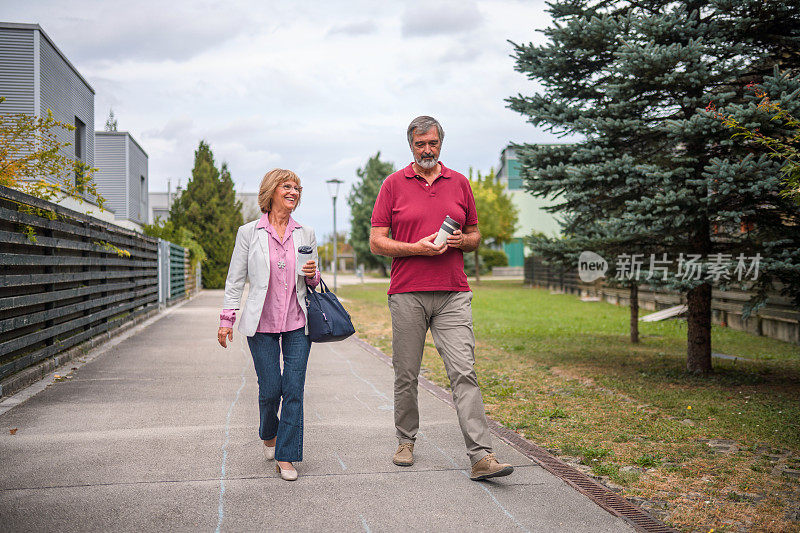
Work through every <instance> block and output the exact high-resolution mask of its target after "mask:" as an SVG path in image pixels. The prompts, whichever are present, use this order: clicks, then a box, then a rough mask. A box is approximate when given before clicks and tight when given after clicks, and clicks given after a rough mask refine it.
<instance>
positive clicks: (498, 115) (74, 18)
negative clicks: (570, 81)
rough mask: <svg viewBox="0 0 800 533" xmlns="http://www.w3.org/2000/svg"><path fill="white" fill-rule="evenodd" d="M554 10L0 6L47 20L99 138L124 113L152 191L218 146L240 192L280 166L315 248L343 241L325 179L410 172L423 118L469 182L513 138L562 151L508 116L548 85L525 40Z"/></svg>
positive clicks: (459, 5) (473, 4) (461, 0)
mask: <svg viewBox="0 0 800 533" xmlns="http://www.w3.org/2000/svg"><path fill="white" fill-rule="evenodd" d="M544 9H545V5H544V1H542V0H534V1H527V2H523V1H514V0H497V1H495V0H486V1H470V0H458V1H448V2H438V1H433V0H431V1H428V2H416V1H404V2H375V1H348V2H339V1H324V2H323V1H319V2H308V1H307V2H272V1H246V0H233V1H231V0H228V1H225V2H218V1H214V2H211V1H202V0H201V1H198V0H192V1H186V0H171V1H170V2H163V0H157V1H151V0H148V1H141V0H136V1H134V2H130V1H126V2H116V1H102V2H101V1H94V2H92V1H86V0H83V1H82V0H70V1H68V2H64V1H63V0H59V1H37V0H28V1H26V2H11V1H5V0H4V1H3V2H0V20H3V21H6V22H25V23H38V24H40V25H41V26H42V28H43V29H44V30H45V32H47V34H48V35H49V36H50V37H51V38H52V39H53V41H55V43H56V45H57V46H58V47H59V48H60V49H61V51H62V52H64V54H65V55H66V56H67V57H68V58H69V60H70V61H71V62H72V63H73V65H75V67H76V68H77V69H78V70H79V71H80V72H81V74H82V75H83V76H84V77H85V78H86V79H87V80H88V81H89V83H90V84H91V85H92V87H93V88H94V90H95V92H96V95H95V128H96V129H102V128H103V124H104V123H105V119H106V117H107V115H108V111H109V109H110V108H112V107H113V109H114V112H115V114H116V116H117V119H118V122H119V130H121V131H129V132H131V134H132V135H133V136H134V138H136V139H137V141H139V143H140V144H141V145H142V146H143V147H144V149H145V151H147V153H148V155H149V165H150V166H149V175H150V190H151V191H165V190H166V188H167V179H168V178H171V179H172V184H173V185H172V186H173V188H174V187H175V184H176V183H177V180H178V179H180V180H181V183H182V184H184V185H185V183H186V181H187V179H188V177H189V176H190V174H191V168H192V162H193V157H194V150H195V148H196V147H197V144H198V142H199V140H200V139H205V140H207V141H208V142H209V143H210V145H211V148H212V150H213V152H214V155H215V157H216V159H217V162H218V163H219V162H221V161H223V160H224V161H227V162H228V165H229V167H230V169H231V172H232V175H233V178H234V181H235V182H236V187H237V190H240V191H253V192H255V191H256V190H257V188H258V184H259V182H260V180H261V177H262V176H263V175H264V173H265V172H266V171H267V170H269V169H271V168H275V167H282V168H288V169H291V170H294V171H295V172H297V173H298V174H299V175H300V177H301V179H302V181H303V185H304V191H303V199H302V203H301V205H300V207H299V208H298V210H297V212H296V218H297V219H298V220H299V221H300V222H304V223H306V224H311V225H312V226H314V227H315V228H316V230H317V235H318V237H321V236H322V235H324V234H326V233H329V232H330V231H331V228H332V222H331V218H332V217H331V200H330V197H329V196H328V193H327V190H326V188H325V184H324V182H325V180H326V179H329V178H332V177H338V178H340V179H343V180H345V184H344V185H343V190H342V192H341V193H340V198H339V203H338V207H339V209H338V213H339V227H340V228H343V227H344V228H347V227H348V225H349V223H348V219H349V210H348V209H347V205H346V202H345V201H344V198H345V196H346V193H347V191H349V189H350V187H351V186H352V185H353V183H354V182H355V179H356V176H355V171H356V169H357V168H358V167H360V166H363V164H364V163H365V162H366V160H367V158H368V157H370V156H371V155H373V154H375V152H377V151H378V150H380V151H381V154H382V157H383V158H384V159H386V160H388V161H391V162H393V163H395V165H396V166H397V167H402V166H405V165H407V164H408V163H409V162H410V161H411V155H410V151H409V149H408V144H407V142H406V139H405V130H406V128H407V126H408V123H409V122H410V121H411V119H412V118H414V117H415V116H417V115H423V114H426V115H432V116H434V117H436V118H437V119H439V121H440V122H441V123H442V125H443V126H444V129H445V142H444V145H443V149H442V155H441V159H442V161H443V162H444V163H445V164H446V165H448V166H449V167H451V168H454V169H456V170H459V171H461V172H463V173H466V172H467V169H468V167H470V166H472V167H474V168H476V169H480V170H483V171H486V170H488V169H489V168H490V167H492V166H494V167H497V165H498V161H499V154H500V151H501V150H502V149H503V147H504V146H506V144H507V143H508V142H509V141H515V142H536V141H539V142H549V141H555V140H556V138H555V137H553V136H552V135H550V134H547V133H545V132H543V131H542V130H539V129H537V128H534V127H533V126H531V125H530V124H527V123H526V122H525V119H524V117H522V116H521V115H518V114H517V113H514V112H512V111H510V110H509V109H506V107H505V106H506V103H505V102H504V101H503V100H504V98H506V97H508V96H512V95H516V94H517V93H519V92H522V93H523V94H532V93H533V92H535V91H536V90H537V86H536V85H535V84H534V83H532V82H530V81H528V80H527V79H526V78H525V77H524V76H523V75H522V74H520V73H518V72H516V71H515V70H514V61H513V59H512V58H511V57H510V54H511V51H512V48H511V45H510V44H509V43H508V42H507V40H509V39H510V40H512V41H515V42H526V43H527V42H530V41H533V42H542V40H543V36H542V34H541V33H539V32H536V31H535V30H537V29H543V28H545V27H546V26H547V25H548V24H549V17H548V15H547V14H546V13H545V11H544Z"/></svg>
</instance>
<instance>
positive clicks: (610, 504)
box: [353, 336, 678, 533]
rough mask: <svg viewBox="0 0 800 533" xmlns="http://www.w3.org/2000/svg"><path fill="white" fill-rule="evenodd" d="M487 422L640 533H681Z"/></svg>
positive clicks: (445, 397)
mask: <svg viewBox="0 0 800 533" xmlns="http://www.w3.org/2000/svg"><path fill="white" fill-rule="evenodd" d="M353 339H354V340H355V341H356V342H358V343H359V344H360V345H361V346H362V347H363V348H364V349H365V350H366V351H368V352H369V353H371V354H373V355H375V356H376V357H377V358H378V359H381V360H382V361H383V362H384V363H386V364H388V365H389V366H392V358H391V357H389V356H387V355H386V354H385V353H383V352H381V351H380V350H378V349H377V348H375V347H374V346H372V345H371V344H369V343H367V342H365V341H363V340H362V339H359V338H358V337H356V336H354V337H353ZM419 384H420V386H421V387H422V388H423V389H425V390H427V391H429V392H431V393H433V395H434V396H436V397H437V398H439V399H440V400H442V401H443V402H445V403H447V404H449V405H451V406H453V407H455V405H454V404H453V398H452V397H451V394H450V393H449V392H448V391H446V390H445V389H443V388H442V387H440V386H439V385H436V384H435V383H433V382H431V381H430V380H428V379H426V378H424V377H422V376H420V377H419ZM486 418H487V420H488V421H489V429H491V431H492V433H494V434H495V435H496V436H497V437H499V438H500V439H503V440H504V441H505V442H506V443H508V444H509V445H510V446H512V447H513V448H514V449H516V450H517V451H519V452H520V453H522V454H523V455H525V457H527V458H529V459H531V460H532V461H534V462H535V463H536V464H538V465H539V466H541V467H542V468H544V469H545V470H547V471H548V472H550V473H551V474H553V475H554V476H556V477H558V478H559V479H562V480H564V481H565V482H566V483H567V484H568V485H570V486H572V487H573V488H574V489H575V490H577V491H578V492H580V493H581V494H583V495H585V496H586V497H587V498H589V499H590V500H592V501H593V502H595V503H596V504H597V505H599V506H600V507H602V508H603V509H605V510H606V511H608V512H609V513H611V514H613V515H615V516H619V517H620V518H622V519H623V520H625V521H627V522H628V523H630V524H631V525H632V526H633V527H634V528H636V530H637V531H642V532H645V533H678V531H677V530H676V529H673V528H671V527H668V526H667V525H666V524H664V523H663V522H661V521H659V520H657V519H656V518H654V517H652V516H650V515H649V514H648V513H647V512H645V511H644V510H642V509H640V508H639V507H637V506H635V505H634V504H632V503H631V502H629V501H628V500H626V499H625V498H623V497H622V496H620V495H619V494H617V493H616V492H614V491H612V490H610V489H609V488H608V487H606V486H604V485H601V484H600V483H598V482H597V481H595V480H593V479H592V478H590V477H589V476H587V475H586V474H584V473H583V472H579V471H577V470H575V469H574V468H572V467H571V466H569V465H568V464H567V463H565V462H564V461H562V460H561V459H559V458H558V457H555V456H553V455H551V454H550V453H549V452H548V451H547V450H545V449H544V448H542V447H540V446H537V445H536V444H534V443H532V442H531V441H529V440H527V439H526V438H524V437H523V436H522V435H520V434H519V433H517V432H515V431H512V430H510V429H508V428H506V427H503V426H501V425H500V424H498V423H497V422H495V421H494V420H492V419H491V418H489V417H486Z"/></svg>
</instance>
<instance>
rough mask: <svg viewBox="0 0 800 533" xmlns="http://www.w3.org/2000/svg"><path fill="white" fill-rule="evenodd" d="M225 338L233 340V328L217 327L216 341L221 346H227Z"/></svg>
mask: <svg viewBox="0 0 800 533" xmlns="http://www.w3.org/2000/svg"><path fill="white" fill-rule="evenodd" d="M226 338H227V339H228V340H230V341H231V342H233V328H219V331H218V332H217V341H218V342H219V343H220V345H222V347H223V348H227V347H228V344H227V341H226Z"/></svg>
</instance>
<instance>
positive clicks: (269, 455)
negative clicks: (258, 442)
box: [264, 445, 275, 461]
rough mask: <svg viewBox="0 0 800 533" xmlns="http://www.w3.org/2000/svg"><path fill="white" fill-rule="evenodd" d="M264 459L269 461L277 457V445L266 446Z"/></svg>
mask: <svg viewBox="0 0 800 533" xmlns="http://www.w3.org/2000/svg"><path fill="white" fill-rule="evenodd" d="M264 459H266V460H267V461H272V460H273V459H275V446H266V445H265V446H264Z"/></svg>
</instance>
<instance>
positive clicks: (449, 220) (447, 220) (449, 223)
mask: <svg viewBox="0 0 800 533" xmlns="http://www.w3.org/2000/svg"><path fill="white" fill-rule="evenodd" d="M444 221H445V222H446V223H447V224H448V225H449V226H453V227H454V228H456V229H461V224H459V223H458V222H456V221H455V220H453V219H452V218H450V216H446V217H444Z"/></svg>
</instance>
